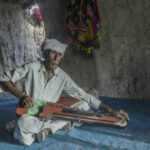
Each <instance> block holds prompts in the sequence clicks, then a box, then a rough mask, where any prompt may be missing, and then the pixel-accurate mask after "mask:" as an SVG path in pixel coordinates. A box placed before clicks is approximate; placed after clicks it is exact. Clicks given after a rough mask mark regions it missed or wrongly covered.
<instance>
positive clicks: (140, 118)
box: [0, 95, 150, 150]
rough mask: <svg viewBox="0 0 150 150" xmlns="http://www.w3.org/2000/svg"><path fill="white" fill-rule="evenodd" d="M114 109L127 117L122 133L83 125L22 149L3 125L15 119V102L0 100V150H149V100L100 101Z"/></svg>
mask: <svg viewBox="0 0 150 150" xmlns="http://www.w3.org/2000/svg"><path fill="white" fill-rule="evenodd" d="M100 99H102V101H103V102H105V103H106V104H108V105H109V106H111V107H113V108H118V109H119V108H122V109H124V110H125V111H127V112H128V113H129V116H130V121H129V122H128V126H127V127H126V128H125V129H118V128H113V127H108V126H107V127H106V126H97V125H95V124H93V125H90V124H84V125H83V126H82V127H78V128H73V129H72V130H71V131H69V132H66V131H62V130H60V131H57V132H56V133H55V135H53V136H48V137H47V139H46V140H45V141H44V142H43V143H40V144H39V143H34V144H32V145H31V146H24V145H21V144H19V143H18V142H17V141H16V140H14V139H13V136H12V135H11V134H9V133H8V132H7V131H6V130H5V123H6V122H8V121H11V120H13V119H16V114H15V110H16V105H17V101H18V99H17V98H16V97H15V96H12V95H1V96H0V150H60V149H61V150H70V149H71V150H150V109H149V108H150V100H129V99H113V98H107V97H100Z"/></svg>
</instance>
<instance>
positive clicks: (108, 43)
mask: <svg viewBox="0 0 150 150" xmlns="http://www.w3.org/2000/svg"><path fill="white" fill-rule="evenodd" d="M97 2H98V7H99V10H100V16H101V37H102V40H101V48H100V49H99V50H96V51H95V53H94V59H93V60H87V59H85V58H83V57H82V56H78V55H75V54H74V53H73V52H72V51H71V50H68V52H67V55H66V56H65V58H64V63H63V65H62V66H63V68H64V70H66V71H67V72H68V73H69V74H70V75H71V76H72V78H73V79H74V80H75V81H76V82H77V83H78V84H79V85H81V86H82V87H84V88H85V89H88V88H90V87H91V88H94V89H98V91H99V95H102V96H109V97H120V98H149V97H150V92H149V88H150V69H149V66H150V59H149V57H150V42H149V40H150V19H148V18H149V14H150V1H149V0H142V1H141V0H97ZM64 3H65V1H61V0H55V1H54V0H52V1H47V2H46V5H45V6H44V7H43V8H44V9H45V10H46V11H45V12H44V16H45V25H46V31H47V36H48V37H54V38H58V39H61V40H66V35H65V33H64V30H63V29H64V28H63V25H64V10H65V9H64V7H65V5H64ZM47 17H48V19H47ZM94 62H96V63H94ZM95 64H96V66H95ZM97 87H98V88H97Z"/></svg>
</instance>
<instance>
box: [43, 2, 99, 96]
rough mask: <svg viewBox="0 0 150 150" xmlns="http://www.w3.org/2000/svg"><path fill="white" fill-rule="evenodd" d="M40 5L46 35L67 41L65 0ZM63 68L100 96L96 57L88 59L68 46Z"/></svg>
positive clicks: (78, 82)
mask: <svg viewBox="0 0 150 150" xmlns="http://www.w3.org/2000/svg"><path fill="white" fill-rule="evenodd" d="M40 6H41V12H42V15H43V18H44V24H45V30H46V36H47V37H48V38H56V39H58V40H60V41H62V42H64V43H67V35H66V32H65V1H62V0H51V1H45V2H43V3H42V4H41V5H40ZM61 68H63V70H65V72H67V73H68V74H69V75H70V76H71V78H72V79H73V80H74V81H75V82H76V83H77V84H78V85H80V86H81V87H82V88H84V89H85V90H86V91H90V92H91V93H92V94H94V95H96V96H98V93H97V91H96V85H97V84H96V83H97V77H96V72H95V71H96V70H95V64H94V59H86V58H85V57H84V56H80V55H79V54H75V53H74V52H73V51H72V49H71V47H68V48H67V51H66V54H65V56H64V58H63V59H62V63H61Z"/></svg>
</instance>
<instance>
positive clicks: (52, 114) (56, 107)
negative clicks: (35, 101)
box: [16, 97, 127, 128]
mask: <svg viewBox="0 0 150 150" xmlns="http://www.w3.org/2000/svg"><path fill="white" fill-rule="evenodd" d="M77 101H78V100H77V99H75V98H72V97H63V98H60V99H59V101H58V102H57V103H52V102H46V104H45V105H44V106H43V109H42V112H40V113H39V114H38V117H39V118H40V119H42V120H48V119H52V118H58V119H65V120H72V121H81V122H85V123H97V124H105V125H111V126H115V127H122V128H124V127H126V126H127V120H126V119H125V118H118V117H114V116H109V115H104V114H101V113H95V112H91V111H85V110H80V109H77V108H71V107H70V106H71V105H72V104H74V103H76V102H77ZM27 113H28V108H23V107H20V106H18V107H17V109H16V114H17V115H23V114H27Z"/></svg>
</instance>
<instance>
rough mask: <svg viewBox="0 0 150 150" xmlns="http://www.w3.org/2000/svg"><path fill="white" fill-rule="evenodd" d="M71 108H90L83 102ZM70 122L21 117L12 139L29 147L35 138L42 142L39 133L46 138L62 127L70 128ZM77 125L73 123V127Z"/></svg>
mask: <svg viewBox="0 0 150 150" xmlns="http://www.w3.org/2000/svg"><path fill="white" fill-rule="evenodd" d="M71 107H72V108H78V109H83V110H89V109H90V107H89V105H88V103H87V102H85V101H78V102H76V103H75V104H73V105H72V106H71ZM69 124H70V121H65V120H59V119H57V120H48V121H45V122H44V121H41V120H39V119H38V118H37V117H34V116H31V115H28V114H26V115H22V116H21V117H20V118H19V119H18V121H17V126H16V128H15V131H14V137H15V139H17V140H18V141H19V142H20V143H21V144H24V145H31V144H32V143H33V142H34V141H35V139H36V138H35V137H37V138H38V139H39V141H43V139H41V137H40V136H41V135H40V134H41V133H43V131H44V134H45V135H43V136H45V137H46V135H48V133H49V132H50V133H51V134H54V133H55V132H56V131H57V130H59V129H63V128H64V127H65V128H67V126H69V127H68V128H70V125H69ZM76 125H78V124H77V123H74V126H76Z"/></svg>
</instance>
